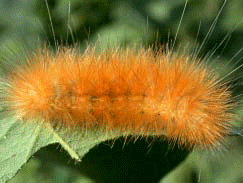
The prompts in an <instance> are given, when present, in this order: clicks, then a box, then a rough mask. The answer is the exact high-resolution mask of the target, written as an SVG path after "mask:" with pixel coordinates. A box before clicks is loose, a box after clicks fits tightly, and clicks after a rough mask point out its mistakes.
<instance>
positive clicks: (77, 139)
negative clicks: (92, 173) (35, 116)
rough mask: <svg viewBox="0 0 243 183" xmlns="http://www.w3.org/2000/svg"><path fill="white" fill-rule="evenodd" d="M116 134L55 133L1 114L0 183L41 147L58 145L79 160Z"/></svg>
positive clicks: (62, 130) (61, 130)
mask: <svg viewBox="0 0 243 183" xmlns="http://www.w3.org/2000/svg"><path fill="white" fill-rule="evenodd" d="M117 136H119V134H118V133H117V134H116V133H114V134H108V133H103V132H102V131H99V130H94V131H90V132H88V131H85V130H83V131H82V130H80V129H78V130H75V131H72V132H70V130H69V131H68V130H66V129H64V128H60V129H58V130H54V129H53V128H52V127H51V126H50V125H49V126H48V125H44V124H41V123H38V122H35V121H31V122H30V121H28V122H22V121H21V120H19V119H17V118H15V117H13V116H11V117H6V114H3V115H2V118H1V120H0V182H6V181H7V180H9V179H11V178H12V177H13V176H14V175H15V174H16V173H17V171H18V170H19V169H20V168H21V167H22V166H23V165H24V164H25V163H26V162H27V161H28V160H29V159H30V158H31V156H32V155H33V154H34V153H35V152H36V151H38V150H39V149H40V148H42V147H45V146H47V145H49V144H53V143H59V144H60V145H61V146H62V147H63V148H64V149H65V150H66V151H67V152H68V153H69V154H70V156H71V157H72V158H73V159H76V160H78V161H80V160H81V159H82V157H83V156H84V155H85V154H86V153H87V152H88V151H89V150H90V149H91V148H92V147H94V146H95V145H97V144H99V143H100V142H102V141H105V140H108V139H113V138H115V137H117Z"/></svg>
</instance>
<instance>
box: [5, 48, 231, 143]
mask: <svg viewBox="0 0 243 183" xmlns="http://www.w3.org/2000/svg"><path fill="white" fill-rule="evenodd" d="M190 60H191V58H190V57H186V56H177V55H173V54H168V53H162V52H161V53H160V52H158V53H154V52H153V51H152V50H150V49H148V50H144V49H141V50H140V51H138V52H136V51H135V50H132V49H130V50H129V49H127V50H121V49H117V50H116V51H114V50H109V51H106V52H102V53H96V52H95V51H92V50H87V51H86V52H85V53H83V54H80V53H77V52H75V51H74V50H73V49H66V48H63V49H61V50H59V51H58V52H57V53H56V54H54V53H51V52H50V51H48V50H47V49H46V50H45V51H42V52H38V53H37V54H35V55H34V56H33V57H32V58H31V59H29V60H28V62H27V63H26V64H24V65H21V66H19V67H17V69H15V70H14V71H12V72H11V74H9V75H8V76H7V78H6V79H7V82H8V86H9V87H6V89H5V92H6V93H7V94H6V96H5V98H4V100H5V101H6V102H7V105H8V108H9V110H11V111H13V112H14V113H15V114H16V115H18V116H19V117H21V118H25V119H27V120H31V119H33V118H38V119H41V120H42V121H45V122H46V123H53V122H55V123H57V124H64V126H66V127H68V128H74V127H76V126H81V127H82V128H101V129H106V130H113V129H116V130H120V131H121V132H127V133H129V132H131V133H134V134H138V135H139V134H142V135H152V134H157V135H166V137H167V138H168V139H169V140H172V141H178V142H179V144H181V145H185V146H187V147H209V146H215V145H218V144H219V143H220V142H221V141H222V140H223V138H224V136H225V135H226V134H228V133H229V129H230V121H231V114H230V112H229V110H230V108H231V92H230V91H229V90H228V88H227V86H225V85H224V84H222V83H219V84H216V82H217V81H218V79H219V77H218V76H217V75H216V74H215V73H214V72H213V71H211V69H209V68H207V67H206V66H204V65H203V64H199V62H196V61H194V62H193V61H190Z"/></svg>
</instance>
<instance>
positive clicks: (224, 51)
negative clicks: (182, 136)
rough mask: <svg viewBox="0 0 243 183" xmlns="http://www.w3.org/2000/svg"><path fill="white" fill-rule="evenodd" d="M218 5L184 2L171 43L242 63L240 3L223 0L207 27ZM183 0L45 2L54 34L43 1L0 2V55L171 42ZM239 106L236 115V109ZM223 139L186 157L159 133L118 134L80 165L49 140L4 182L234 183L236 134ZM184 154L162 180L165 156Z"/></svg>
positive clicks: (239, 156) (242, 167) (237, 86)
mask: <svg viewBox="0 0 243 183" xmlns="http://www.w3.org/2000/svg"><path fill="white" fill-rule="evenodd" d="M223 3H224V1H223V0H214V1H212V0H191V1H189V2H188V5H187V8H186V10H185V15H184V17H183V20H182V23H181V25H180V30H179V32H178V36H177V41H176V47H177V48H178V49H179V48H181V47H182V48H183V47H184V45H187V44H188V43H189V44H190V45H192V47H193V46H195V47H193V48H196V46H198V47H197V48H200V45H202V47H201V49H200V50H199V51H200V52H199V54H198V57H200V56H203V55H207V54H208V55H207V56H210V55H212V57H213V58H214V59H217V60H219V61H218V62H217V63H218V64H227V63H228V62H229V61H228V60H232V61H231V63H232V64H231V65H233V66H234V67H237V66H239V65H241V64H243V63H242V59H241V58H242V56H243V54H242V53H241V52H240V50H241V48H242V44H243V23H242V21H243V1H242V0H230V1H228V2H227V3H226V5H225V6H224V7H223V9H222V12H221V13H220V15H219V17H218V19H217V21H215V25H214V23H213V22H214V20H215V18H216V17H217V15H218V13H219V10H220V8H221V7H222V5H223ZM184 5H185V0H70V1H68V0H48V6H49V10H50V16H51V21H52V24H53V29H54V33H53V31H52V27H51V23H50V17H49V14H48V8H47V6H46V2H45V0H19V1H18V0H0V53H1V54H0V55H1V56H0V57H1V58H4V60H8V59H9V60H14V59H16V57H14V55H15V56H16V55H24V54H26V53H24V54H23V53H22V50H23V48H24V50H26V52H29V51H30V50H34V49H35V48H37V47H38V45H39V43H42V42H47V43H48V44H49V45H50V46H51V47H53V48H55V47H56V43H57V45H74V44H76V45H78V46H79V47H80V49H81V50H84V49H85V48H86V47H87V45H89V44H95V45H96V46H97V47H101V48H108V47H114V46H117V45H120V46H123V45H131V44H132V45H133V44H134V45H135V44H138V45H140V44H141V45H143V46H145V47H147V46H152V45H167V44H168V43H169V45H172V44H173V40H174V39H175V36H176V31H177V28H178V25H179V22H180V18H181V15H182V12H183V8H184ZM211 28H212V29H213V30H211ZM210 30H211V31H210ZM9 50H10V51H11V52H9ZM210 57H211V56H210ZM231 65H230V66H231ZM231 69H232V68H231ZM219 72H222V74H224V73H225V72H228V71H227V70H226V71H224V70H223V71H219ZM241 72H242V71H241V70H240V69H239V70H238V71H237V72H236V73H235V75H234V77H235V78H237V79H236V80H234V81H233V86H234V88H233V89H234V95H236V96H239V95H240V94H241V93H242V92H241V88H242V85H241V82H242V78H241ZM238 100H240V98H239V97H238ZM238 111H239V112H240V113H241V108H238ZM239 121H241V120H240V119H239ZM229 141H230V143H229V144H230V145H228V146H226V147H225V148H224V149H223V150H222V152H221V151H220V152H218V151H216V152H211V153H209V152H193V153H191V154H190V155H189V156H188V157H187V158H186V155H187V152H186V151H178V152H177V149H176V148H175V149H173V150H172V151H170V150H165V147H167V145H165V143H164V142H163V141H162V142H161V140H160V139H153V138H151V139H150V138H148V139H139V140H137V141H136V142H135V141H134V140H131V141H130V142H129V143H126V144H125V145H124V139H119V140H117V141H116V142H115V144H114V145H113V142H105V143H103V144H101V145H100V146H97V147H95V148H94V149H93V150H92V151H91V152H90V153H88V154H87V155H86V157H85V159H84V161H83V162H82V163H78V162H73V161H72V160H71V158H70V157H69V156H68V155H67V154H66V153H65V152H64V150H62V149H61V148H60V147H59V146H58V145H52V146H48V147H47V148H44V149H42V150H41V151H40V152H38V153H37V154H36V155H34V156H33V158H32V159H31V160H30V161H29V163H28V164H27V165H25V166H24V167H23V169H21V170H20V171H19V173H18V174H17V176H16V177H15V178H14V179H13V180H11V181H10V182H12V183H13V182H16V183H21V182H58V183H59V182H60V183H61V182H75V183H77V182H141V180H144V181H145V182H158V181H159V180H160V181H161V182H182V183H184V182H188V183H190V182H205V183H206V182H215V183H228V182H236V183H238V182H239V183H240V182H243V138H240V137H230V138H229ZM168 152H169V154H170V155H171V156H168ZM172 155H173V156H172ZM184 158H186V160H185V161H184V162H183V163H182V164H180V165H179V166H177V167H176V169H174V170H173V171H171V172H169V174H167V175H166V176H165V177H163V178H162V176H163V175H164V174H165V172H164V171H163V166H164V165H163V163H164V162H165V160H166V159H167V160H168V162H167V163H168V164H170V163H171V166H172V165H173V163H174V165H176V164H177V163H178V162H180V161H181V160H183V159H184ZM112 159H113V160H112ZM162 159H163V161H162ZM126 161H127V162H126ZM122 162H126V163H125V164H122ZM122 166H124V168H123V169H121V168H120V167H122ZM172 167H173V166H172ZM172 167H167V170H170V169H171V168H172ZM118 180H120V181H118ZM122 180H123V181H122Z"/></svg>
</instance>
